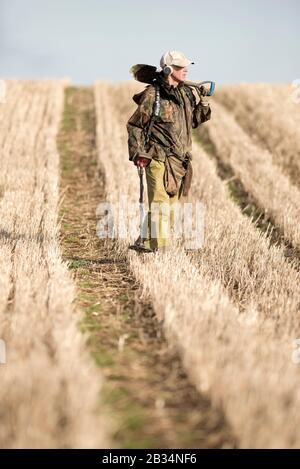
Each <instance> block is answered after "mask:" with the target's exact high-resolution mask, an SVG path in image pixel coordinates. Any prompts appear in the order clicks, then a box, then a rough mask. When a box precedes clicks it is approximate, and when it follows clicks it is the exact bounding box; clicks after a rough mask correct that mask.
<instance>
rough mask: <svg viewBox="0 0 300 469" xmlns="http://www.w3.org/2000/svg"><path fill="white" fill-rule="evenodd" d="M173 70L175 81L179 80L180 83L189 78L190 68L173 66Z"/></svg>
mask: <svg viewBox="0 0 300 469" xmlns="http://www.w3.org/2000/svg"><path fill="white" fill-rule="evenodd" d="M172 68H173V73H172V77H173V78H174V79H175V80H178V81H184V80H186V77H187V74H188V68H187V67H178V66H177V65H172Z"/></svg>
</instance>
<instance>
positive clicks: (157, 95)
mask: <svg viewBox="0 0 300 469" xmlns="http://www.w3.org/2000/svg"><path fill="white" fill-rule="evenodd" d="M153 84H154V88H155V99H154V103H153V108H152V115H151V118H150V122H149V126H148V129H147V133H146V137H145V146H146V145H148V143H149V141H150V136H151V132H152V127H153V124H154V122H155V120H156V118H157V117H158V116H159V113H160V90H159V85H158V84H156V83H153Z"/></svg>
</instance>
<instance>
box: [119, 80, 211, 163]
mask: <svg viewBox="0 0 300 469" xmlns="http://www.w3.org/2000/svg"><path fill="white" fill-rule="evenodd" d="M159 84H160V104H161V108H160V116H159V117H158V118H157V119H156V121H155V122H154V125H153V127H152V133H151V138H150V142H149V145H148V146H147V148H145V144H144V142H145V135H146V130H147V126H148V125H149V121H150V118H151V115H152V111H153V104H154V99H155V88H154V85H148V86H147V87H146V88H145V90H143V91H142V92H140V93H138V94H135V95H134V96H133V100H134V101H135V103H137V104H138V108H137V109H136V111H135V112H134V114H133V115H132V116H131V117H130V119H129V120H128V122H127V132H128V151H129V160H130V161H132V160H133V158H134V157H136V156H148V157H151V158H154V159H157V160H160V161H165V158H166V155H170V154H172V155H176V156H177V157H178V158H180V159H182V160H183V159H184V157H185V155H186V153H190V152H191V150H192V134H191V129H195V128H196V127H198V125H200V124H202V123H203V122H206V121H208V120H209V119H210V117H211V109H210V106H209V104H208V103H207V102H205V100H204V99H202V100H201V101H200V102H199V103H198V104H197V105H196V98H195V96H194V94H193V93H191V95H192V97H193V102H191V101H190V99H189V97H188V96H187V94H186V91H185V88H186V87H188V86H187V85H184V83H183V82H180V83H179V84H178V85H177V86H176V87H174V86H173V85H169V84H168V83H167V82H166V81H165V80H164V79H163V78H162V79H161V80H160V82H159ZM190 90H191V88H190ZM205 104H206V105H205ZM190 157H191V159H192V156H191V153H190Z"/></svg>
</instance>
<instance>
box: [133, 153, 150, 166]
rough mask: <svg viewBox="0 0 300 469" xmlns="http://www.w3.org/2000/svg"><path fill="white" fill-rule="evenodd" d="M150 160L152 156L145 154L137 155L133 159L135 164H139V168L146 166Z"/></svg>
mask: <svg viewBox="0 0 300 469" xmlns="http://www.w3.org/2000/svg"><path fill="white" fill-rule="evenodd" d="M150 161H151V158H145V157H144V156H137V157H135V158H134V160H133V162H134V164H135V166H137V167H138V168H144V167H145V166H148V164H149V163H150Z"/></svg>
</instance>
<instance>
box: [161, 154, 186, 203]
mask: <svg viewBox="0 0 300 469" xmlns="http://www.w3.org/2000/svg"><path fill="white" fill-rule="evenodd" d="M185 174H186V169H185V168H184V167H183V164H182V161H181V160H179V159H178V158H177V157H176V156H173V155H169V156H166V161H165V172H164V186H165V189H166V192H167V193H168V194H169V195H175V194H177V192H178V191H179V189H180V186H181V183H182V179H183V177H184V176H185Z"/></svg>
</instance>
